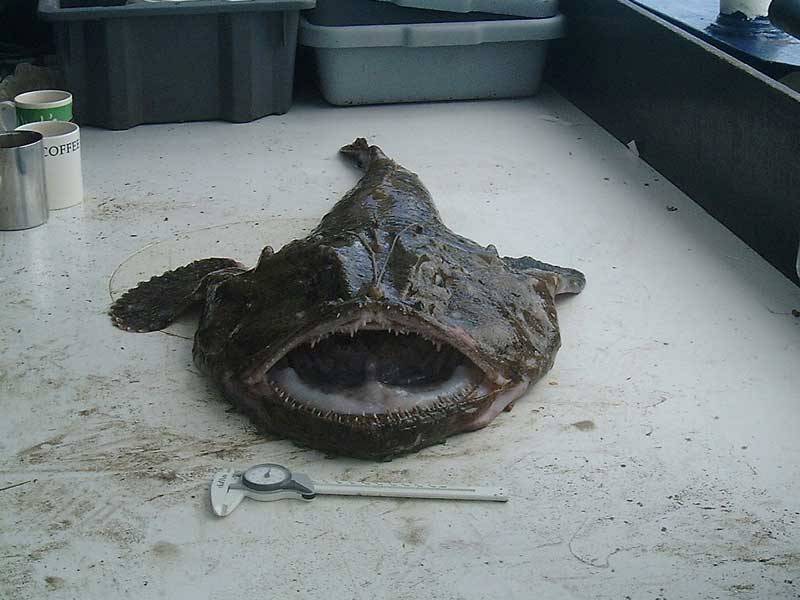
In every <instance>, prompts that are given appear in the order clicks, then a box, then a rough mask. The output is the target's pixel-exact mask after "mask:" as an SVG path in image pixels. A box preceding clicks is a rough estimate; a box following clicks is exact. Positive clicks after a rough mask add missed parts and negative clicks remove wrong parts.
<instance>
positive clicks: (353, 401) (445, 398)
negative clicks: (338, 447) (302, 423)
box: [263, 368, 494, 424]
mask: <svg viewBox="0 0 800 600" xmlns="http://www.w3.org/2000/svg"><path fill="white" fill-rule="evenodd" d="M263 387H264V388H266V389H265V390H264V391H266V392H267V393H268V394H269V395H271V396H272V397H273V398H275V399H276V400H277V401H279V402H281V403H282V404H284V405H286V406H288V407H289V408H292V409H295V410H299V411H303V412H308V413H310V414H312V415H314V416H316V417H323V418H327V419H330V420H334V421H339V422H344V421H356V422H357V421H358V420H359V419H367V420H368V421H370V422H373V423H387V424H388V423H392V422H396V421H398V420H407V419H435V418H437V417H438V416H440V415H442V414H447V413H450V412H452V411H463V412H464V413H466V414H470V413H472V412H476V409H474V408H473V407H474V406H477V405H478V404H481V403H483V402H485V399H486V397H487V395H490V394H492V393H493V392H494V389H493V387H492V386H490V385H489V384H487V383H486V382H484V381H481V380H476V379H475V377H474V374H472V373H469V372H467V369H466V368H464V369H462V368H458V369H456V370H455V371H454V373H453V376H452V377H451V378H450V379H448V380H447V381H445V382H441V383H438V384H437V385H433V386H418V387H416V388H412V387H402V386H392V385H387V384H384V383H381V382H379V381H368V382H364V383H362V384H361V385H358V386H354V387H349V388H342V389H338V390H322V389H319V388H317V387H315V386H313V385H311V384H308V383H306V382H304V381H303V380H302V379H300V378H299V377H298V375H297V373H296V372H295V371H294V370H293V369H291V368H286V369H273V370H272V371H270V373H269V374H268V376H267V377H266V378H265V384H264V386H263Z"/></svg>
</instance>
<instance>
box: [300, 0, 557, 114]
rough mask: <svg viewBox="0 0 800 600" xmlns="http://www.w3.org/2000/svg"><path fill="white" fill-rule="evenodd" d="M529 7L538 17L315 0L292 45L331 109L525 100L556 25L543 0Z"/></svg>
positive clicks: (366, 0)
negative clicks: (311, 66) (312, 63)
mask: <svg viewBox="0 0 800 600" xmlns="http://www.w3.org/2000/svg"><path fill="white" fill-rule="evenodd" d="M400 1H402V2H404V4H409V3H411V1H410V0H400ZM491 1H492V0H471V1H470V0H432V1H431V4H436V3H442V2H445V3H447V4H449V5H451V6H452V5H453V3H454V2H457V3H462V5H463V4H464V3H466V4H470V3H472V4H475V3H477V2H481V3H483V4H490V3H491ZM495 1H496V0H495ZM413 4H415V5H425V0H413ZM529 4H530V5H531V6H534V5H538V7H539V14H540V15H541V16H540V17H539V18H519V17H513V16H508V15H499V14H488V13H476V12H467V13H456V12H452V11H437V10H424V9H418V8H407V7H405V6H403V7H401V6H396V5H394V4H393V3H389V2H385V1H380V2H378V1H374V0H319V1H318V3H317V7H316V8H315V9H314V10H312V11H308V12H305V13H303V15H301V18H300V43H301V44H303V45H304V46H309V47H311V48H313V49H314V54H315V55H316V60H317V68H318V74H319V82H320V89H321V91H322V95H323V97H324V98H325V99H326V100H327V101H328V102H330V103H332V104H336V105H342V106H343V105H353V104H378V103H388V102H417V101H429V100H457V99H459V100H463V99H476V98H510V97H519V96H530V95H533V94H535V93H536V92H537V91H538V89H539V86H540V84H541V80H542V72H543V69H544V62H545V57H546V53H547V43H548V40H551V39H555V38H558V37H561V36H562V35H563V34H564V19H563V16H562V15H560V14H558V12H557V6H555V4H554V3H553V2H552V1H550V0H545V2H543V3H541V2H539V3H537V2H536V1H535V0H531V2H529ZM543 7H544V8H543ZM533 10H534V9H533V8H531V11H533ZM549 13H553V14H549Z"/></svg>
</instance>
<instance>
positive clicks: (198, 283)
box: [109, 258, 244, 333]
mask: <svg viewBox="0 0 800 600" xmlns="http://www.w3.org/2000/svg"><path fill="white" fill-rule="evenodd" d="M243 270H244V267H243V266H242V265H241V264H240V263H238V262H237V261H235V260H233V259H231V258H206V259H203V260H198V261H195V262H193V263H190V264H188V265H186V266H184V267H179V268H177V269H174V270H172V271H167V272H166V273H164V274H163V275H158V276H156V277H153V278H152V279H150V280H149V281H142V282H141V283H139V285H137V286H136V287H135V288H132V289H130V290H128V291H127V292H125V293H124V294H123V295H122V296H120V298H119V299H117V301H116V302H114V303H113V304H112V305H111V309H110V310H109V315H111V319H112V320H113V322H114V325H116V326H117V327H119V328H120V329H124V330H126V331H136V332H140V333H143V332H146V331H157V330H159V329H163V328H164V327H166V326H167V325H169V324H170V323H172V322H173V321H174V320H175V319H177V318H178V316H180V314H181V313H183V312H185V311H186V310H187V309H189V308H191V307H192V306H194V305H196V304H200V303H201V302H202V301H203V298H204V295H205V293H204V292H205V287H206V286H205V282H206V278H207V277H208V276H209V275H212V274H219V275H223V274H224V273H226V272H230V273H231V274H236V273H241V272H242V271H243Z"/></svg>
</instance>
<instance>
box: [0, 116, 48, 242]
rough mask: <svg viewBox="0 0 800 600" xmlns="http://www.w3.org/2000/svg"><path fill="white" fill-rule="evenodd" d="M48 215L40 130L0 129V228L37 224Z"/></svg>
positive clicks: (27, 227) (36, 225) (14, 228)
mask: <svg viewBox="0 0 800 600" xmlns="http://www.w3.org/2000/svg"><path fill="white" fill-rule="evenodd" d="M47 216H48V210H47V193H46V188H45V179H44V145H43V144H42V134H41V133H38V132H36V131H13V132H10V133H0V230H5V231H8V230H16V229H30V228H31V227H38V226H39V225H42V224H43V223H46V222H47Z"/></svg>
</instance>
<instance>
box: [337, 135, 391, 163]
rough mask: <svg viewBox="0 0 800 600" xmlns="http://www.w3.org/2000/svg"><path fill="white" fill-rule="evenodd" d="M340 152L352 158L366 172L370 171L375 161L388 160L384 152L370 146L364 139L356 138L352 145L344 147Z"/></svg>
mask: <svg viewBox="0 0 800 600" xmlns="http://www.w3.org/2000/svg"><path fill="white" fill-rule="evenodd" d="M339 152H341V153H342V154H344V155H345V156H349V157H350V158H352V159H353V160H354V161H355V162H356V164H358V166H359V167H361V168H362V169H364V170H366V169H368V168H369V165H370V164H371V163H372V162H373V161H374V160H377V159H380V158H386V155H385V154H384V153H383V150H381V149H380V148H378V147H377V146H370V145H369V143H368V142H367V140H366V139H364V138H356V140H355V141H354V142H353V143H352V144H348V145H347V146H342V147H341V148H340V149H339Z"/></svg>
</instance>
